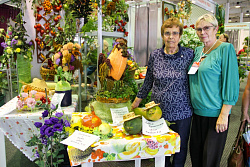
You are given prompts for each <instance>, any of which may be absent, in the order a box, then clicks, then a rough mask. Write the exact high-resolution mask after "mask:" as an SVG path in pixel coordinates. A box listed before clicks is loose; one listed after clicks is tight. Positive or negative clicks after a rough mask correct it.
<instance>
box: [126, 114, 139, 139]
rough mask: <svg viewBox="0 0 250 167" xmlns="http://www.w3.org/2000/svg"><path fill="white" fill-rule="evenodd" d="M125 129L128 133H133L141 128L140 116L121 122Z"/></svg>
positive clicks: (136, 132)
mask: <svg viewBox="0 0 250 167" xmlns="http://www.w3.org/2000/svg"><path fill="white" fill-rule="evenodd" d="M123 127H124V129H125V131H126V132H127V133H128V134H130V135H135V134H138V133H140V132H141V130H142V119H141V118H140V117H137V118H134V119H131V120H128V121H125V122H124V124H123Z"/></svg>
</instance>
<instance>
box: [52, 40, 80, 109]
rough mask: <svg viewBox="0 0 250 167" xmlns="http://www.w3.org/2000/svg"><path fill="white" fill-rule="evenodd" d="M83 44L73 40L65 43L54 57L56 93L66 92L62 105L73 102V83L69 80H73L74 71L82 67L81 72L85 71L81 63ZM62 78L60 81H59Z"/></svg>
mask: <svg viewBox="0 0 250 167" xmlns="http://www.w3.org/2000/svg"><path fill="white" fill-rule="evenodd" d="M80 49H81V46H80V45H79V44H77V43H75V44H73V43H72V42H69V43H67V44H66V45H64V46H63V47H62V48H61V50H60V52H58V53H56V54H55V55H54V56H53V57H52V60H53V63H54V67H55V69H56V72H57V73H56V75H55V82H57V84H56V86H55V91H56V93H65V96H64V98H63V100H62V103H61V106H62V107H65V106H69V105H71V103H72V98H71V94H72V89H71V85H70V84H69V82H67V81H71V80H72V78H73V73H74V71H75V70H76V69H78V68H79V69H80V73H82V71H83V67H82V64H81V61H80V60H81V56H82V55H81V53H80ZM59 79H60V81H59Z"/></svg>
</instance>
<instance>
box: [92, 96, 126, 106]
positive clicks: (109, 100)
mask: <svg viewBox="0 0 250 167" xmlns="http://www.w3.org/2000/svg"><path fill="white" fill-rule="evenodd" d="M96 100H97V101H99V102H102V103H116V104H117V103H126V102H127V101H129V100H130V99H129V96H128V97H124V98H104V97H100V96H97V97H96Z"/></svg>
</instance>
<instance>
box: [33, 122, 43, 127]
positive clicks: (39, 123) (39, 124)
mask: <svg viewBox="0 0 250 167" xmlns="http://www.w3.org/2000/svg"><path fill="white" fill-rule="evenodd" d="M34 125H35V127H37V128H41V127H42V125H43V123H41V122H35V123H34Z"/></svg>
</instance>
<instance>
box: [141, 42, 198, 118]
mask: <svg viewBox="0 0 250 167" xmlns="http://www.w3.org/2000/svg"><path fill="white" fill-rule="evenodd" d="M164 48H165V45H163V47H162V48H161V49H156V50H154V51H153V52H152V53H151V55H150V58H149V62H148V69H147V74H146V78H145V80H144V83H143V85H142V87H141V88H140V91H139V92H138V94H137V97H138V98H142V99H144V98H146V97H147V95H148V93H149V92H150V90H151V89H152V95H151V100H152V101H155V103H160V107H161V109H162V112H163V115H162V117H163V118H164V119H166V120H168V121H176V120H182V119H185V118H188V117H191V116H192V106H191V102H190V93H189V83H188V74H187V72H188V67H189V64H190V63H191V62H192V60H193V58H194V53H193V50H192V49H189V48H185V47H181V46H180V45H179V51H178V52H177V53H176V54H173V55H169V54H165V53H164Z"/></svg>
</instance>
